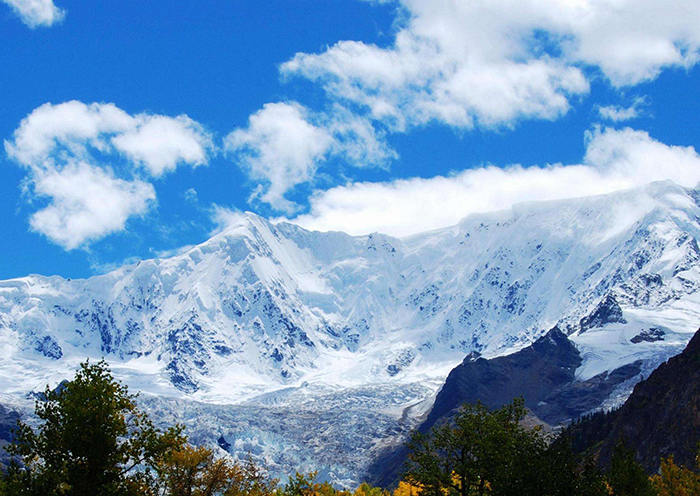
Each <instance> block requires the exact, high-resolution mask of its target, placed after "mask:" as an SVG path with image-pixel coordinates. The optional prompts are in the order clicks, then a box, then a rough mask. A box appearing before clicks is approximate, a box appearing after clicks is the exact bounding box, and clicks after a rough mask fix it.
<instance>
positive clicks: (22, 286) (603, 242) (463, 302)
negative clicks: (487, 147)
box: [0, 183, 700, 481]
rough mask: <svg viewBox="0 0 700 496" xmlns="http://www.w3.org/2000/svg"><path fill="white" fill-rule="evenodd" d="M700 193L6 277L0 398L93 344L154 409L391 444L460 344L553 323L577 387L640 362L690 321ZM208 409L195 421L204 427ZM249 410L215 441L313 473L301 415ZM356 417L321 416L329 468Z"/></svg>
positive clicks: (483, 342) (268, 236)
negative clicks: (405, 232)
mask: <svg viewBox="0 0 700 496" xmlns="http://www.w3.org/2000/svg"><path fill="white" fill-rule="evenodd" d="M699 200H700V194H699V193H698V192H697V191H693V190H686V189H684V188H681V187H679V186H676V185H674V184H672V183H655V184H652V185H649V186H647V187H645V188H642V189H638V190H634V191H626V192H619V193H615V194H611V195H606V196H599V197H591V198H583V199H576V200H567V201H558V202H546V203H532V204H525V205H518V206H516V207H514V208H513V209H512V210H507V211H503V212H496V213H491V214H485V215H475V216H471V217H468V218H466V219H465V220H464V221H462V222H461V223H460V224H459V225H457V226H454V227H452V228H448V229H441V230H437V231H433V232H428V233H424V234H420V235H416V236H412V237H409V238H404V239H395V238H392V237H389V236H385V235H381V234H373V235H369V236H359V237H353V236H349V235H346V234H343V233H319V232H309V231H306V230H304V229H302V228H300V227H298V226H295V225H292V224H287V223H280V224H276V225H275V224H271V223H270V222H268V221H266V220H264V219H262V218H260V217H257V216H255V215H252V214H248V215H247V216H246V217H245V218H244V219H242V220H241V221H240V222H239V223H238V224H237V225H232V226H230V227H229V228H228V229H227V230H226V231H224V232H222V233H220V234H217V235H216V236H214V237H213V238H211V239H209V240H208V241H206V242H204V243H202V244H201V245H198V246H196V247H193V248H190V249H188V250H187V251H185V252H184V253H181V254H179V255H177V256H174V257H172V258H167V259H156V260H147V261H142V262H140V263H138V264H135V265H130V266H127V267H123V268H121V269H119V270H116V271H114V272H111V273H109V274H105V275H101V276H96V277H92V278H90V279H86V280H66V279H62V278H60V277H42V276H29V277H25V278H21V279H14V280H9V281H4V282H0V346H2V349H3V351H4V352H3V354H2V356H0V390H1V391H2V393H3V394H2V395H1V396H0V400H2V401H4V402H8V401H9V402H12V401H15V400H13V398H14V399H16V398H21V397H22V396H23V395H25V394H26V392H27V391H29V390H36V389H39V388H41V387H43V385H44V384H46V382H58V381H59V380H61V379H64V378H66V377H70V376H71V375H72V371H73V370H74V368H75V367H76V366H77V364H78V363H79V362H80V361H82V360H84V359H85V358H86V357H103V356H104V357H105V358H106V359H107V360H108V362H109V363H110V364H111V365H112V367H113V370H114V371H115V373H116V374H117V376H118V377H120V378H121V379H123V380H125V381H126V382H127V383H128V384H129V385H130V386H131V387H132V388H135V389H138V390H141V391H143V392H144V393H145V397H146V398H149V399H148V401H150V402H152V405H151V407H152V408H154V409H157V408H158V407H156V406H155V405H156V403H157V404H159V405H161V407H163V405H164V404H166V403H167V402H177V403H178V404H180V405H181V410H182V411H183V412H184V411H185V410H188V409H189V410H188V411H205V412H206V411H210V412H216V411H219V410H221V409H222V408H224V409H225V408H227V407H228V408H229V410H227V411H229V412H230V411H234V410H236V409H238V411H241V412H243V411H244V410H245V409H251V408H252V409H255V408H261V409H267V410H266V411H268V412H270V411H278V412H288V414H290V415H291V412H295V413H296V412H301V411H304V412H311V413H310V414H311V415H312V417H313V413H314V412H332V411H333V410H334V409H341V410H343V412H344V413H347V412H356V417H355V418H356V419H357V418H361V417H362V416H363V415H365V416H367V418H369V417H370V416H371V415H383V416H385V419H386V422H379V421H377V422H376V425H383V429H385V431H384V432H385V434H383V435H384V436H390V435H395V434H401V433H402V432H404V431H405V430H406V429H407V428H408V427H410V426H411V425H413V424H412V423H411V419H413V418H415V416H416V415H418V414H420V413H421V412H424V411H425V409H426V408H427V407H429V405H430V401H429V400H430V398H431V397H432V395H434V394H435V392H436V390H437V389H438V388H439V386H440V384H441V381H442V380H444V378H445V376H446V375H447V373H448V372H449V370H450V369H451V368H452V367H453V366H454V365H456V364H457V363H459V362H461V360H462V359H463V358H464V356H465V355H466V354H468V353H470V352H478V353H481V354H482V355H484V356H486V357H491V356H498V355H502V354H506V353H509V352H512V351H514V350H517V349H520V348H522V347H524V346H526V345H528V344H530V343H531V342H533V341H534V340H535V339H536V338H538V337H539V336H541V335H542V334H543V333H544V332H545V331H546V330H548V329H550V328H551V327H553V326H554V325H555V324H558V325H559V327H560V328H561V329H562V330H565V331H566V332H567V333H568V334H570V336H571V338H572V340H573V341H574V342H575V343H576V344H577V346H578V347H579V349H580V350H581V353H582V355H583V357H584V362H583V364H582V365H581V367H580V369H579V370H578V371H577V374H578V376H580V377H581V378H582V379H585V378H588V377H592V376H594V375H596V374H598V373H600V372H604V371H606V370H612V369H613V368H616V367H619V366H621V365H624V364H625V363H631V362H634V361H637V360H644V361H645V363H646V364H647V365H646V367H647V369H649V370H650V368H653V367H654V366H655V365H657V364H658V363H659V362H660V361H661V360H663V359H665V358H667V357H668V356H670V355H672V354H674V353H678V352H680V351H681V350H682V348H683V346H684V345H685V344H686V342H687V341H688V340H689V339H690V337H691V336H692V332H693V331H694V330H695V329H697V327H698V323H699V322H700V305H699V304H698V303H700V292H699V291H698V290H699V289H700V272H699V270H700V264H699V260H700V249H699V248H698V244H697V239H698V238H699V237H700V220H699V219H700V205H699V203H700V201H699ZM625 394H627V392H626V391H619V392H618V395H617V397H616V398H613V399H611V400H610V401H612V402H618V401H620V399H624V396H625ZM163 408H164V407H163ZM232 409H233V410H232ZM245 411H250V410H245ZM182 415H183V416H187V414H186V413H182ZM212 415H214V413H211V415H209V416H207V414H203V415H201V416H198V417H197V416H193V422H195V423H197V425H200V424H201V425H202V426H203V427H202V432H206V431H207V429H208V428H207V427H206V426H207V425H209V423H211V422H213V421H211V422H210V420H207V419H210V417H211V418H215V417H212ZM216 415H219V416H222V415H223V413H221V411H219V413H216ZM242 415H243V414H242ZM195 417H196V418H195ZM338 418H339V419H340V417H338ZM383 418H384V417H383ZM346 420H347V419H346ZM256 421H257V422H258V423H257V427H256V429H257V430H256V431H255V434H252V433H251V432H252V431H251V430H250V428H249V427H250V426H248V427H246V428H241V429H238V430H236V429H228V430H226V429H227V427H226V426H225V425H221V424H216V425H219V429H218V430H217V432H216V433H211V436H214V434H216V436H215V437H214V438H218V437H220V436H223V440H221V442H220V443H219V444H220V445H222V446H224V447H228V449H230V450H234V449H235V448H236V447H235V439H233V437H234V436H243V437H245V436H252V438H255V441H254V443H253V444H255V445H256V446H258V447H257V448H256V449H255V450H251V451H257V452H259V454H260V456H265V457H266V458H268V460H271V459H273V458H274V457H275V456H277V455H279V452H280V450H279V449H278V447H279V446H283V445H285V443H287V444H289V443H292V444H294V443H297V444H296V446H300V448H299V454H298V456H297V457H296V458H294V460H291V461H290V460H282V459H280V460H274V464H276V465H275V466H279V467H281V468H285V467H286V466H287V465H290V466H291V464H292V463H298V462H299V461H302V462H304V463H307V464H310V465H311V464H313V463H316V464H317V466H318V465H321V466H325V465H323V463H325V462H323V463H321V462H319V458H318V457H319V456H321V455H320V454H316V455H314V454H313V453H314V450H313V449H312V448H310V447H309V448H308V449H307V447H306V445H307V444H308V443H311V441H310V440H308V439H307V440H306V441H303V442H302V444H299V442H301V441H299V442H297V441H298V439H299V438H295V437H294V436H296V434H295V432H294V431H295V427H290V428H289V429H288V430H287V431H285V432H286V434H285V433H281V434H279V433H278V434H277V435H276V436H277V437H275V436H273V435H272V433H273V431H274V429H267V430H266V428H265V427H264V425H261V424H260V421H259V419H256ZM310 422H311V423H313V420H311V421H310ZM360 423H361V422H360ZM263 424H264V422H263ZM350 424H352V422H351V423H349V424H348V423H347V422H346V421H339V422H337V423H335V424H334V423H333V422H329V427H328V429H330V430H331V431H332V432H333V433H335V434H336V435H338V436H345V437H344V439H346V440H347V439H351V438H352V439H354V436H358V439H356V441H357V443H355V444H353V443H349V444H348V446H347V450H351V449H352V450H354V451H353V453H349V454H348V457H349V458H351V460H350V461H348V462H347V463H345V462H338V463H336V462H328V463H329V465H328V466H327V471H328V473H329V474H330V475H329V476H332V477H333V478H335V479H336V480H345V481H351V480H354V479H353V478H356V477H357V476H358V474H359V473H361V468H362V463H363V462H362V460H363V459H364V458H366V457H367V454H368V453H369V452H371V450H372V449H373V447H375V446H376V445H377V440H378V439H379V438H381V437H382V436H383V435H380V434H379V433H377V432H374V430H372V432H371V433H366V435H365V433H362V432H360V433H359V434H356V433H355V432H345V431H343V425H350ZM212 425H213V424H212ZM297 427H298V429H297V430H299V431H300V432H302V430H304V429H308V423H307V424H304V423H303V422H300V423H298V424H297ZM197 428H198V427H197ZM197 428H195V430H196V429H197ZM246 429H247V430H246ZM367 429H368V430H369V428H367ZM380 430H381V429H380ZM219 431H221V432H219ZM329 432H330V431H329ZM266 436H267V437H266ZM285 436H286V437H285ZM204 438H206V436H204ZM252 438H251V439H252ZM251 442H252V441H251ZM358 443H359V444H358ZM243 444H245V443H243ZM248 448H249V449H250V446H248ZM280 449H281V448H280ZM292 451H293V450H292ZM341 451H342V450H341ZM357 453H359V455H357V456H356V454H357ZM334 455H337V453H336V454H334ZM353 457H355V458H353ZM363 457H364V458H363ZM332 458H333V459H335V460H340V459H342V457H338V456H334V457H332ZM333 463H335V465H333ZM343 463H344V464H343Z"/></svg>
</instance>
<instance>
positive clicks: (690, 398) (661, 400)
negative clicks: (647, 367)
mask: <svg viewBox="0 0 700 496" xmlns="http://www.w3.org/2000/svg"><path fill="white" fill-rule="evenodd" d="M567 433H568V434H570V435H571V438H572V441H573V446H574V448H575V449H576V450H577V451H580V452H589V453H593V454H595V455H596V456H597V457H598V459H599V462H600V463H601V464H602V465H607V464H608V463H609V461H610V456H611V452H612V449H613V447H614V445H615V443H617V441H618V440H620V439H623V440H624V441H625V443H626V444H627V445H628V446H630V447H632V448H633V449H634V450H635V451H636V453H637V458H638V460H639V461H640V462H641V463H642V464H643V465H644V467H645V468H646V469H647V470H648V471H649V472H656V470H657V469H658V468H659V464H660V462H661V458H664V457H666V456H668V455H674V458H675V461H676V463H678V464H683V465H686V466H688V467H693V466H694V465H695V455H696V453H697V449H698V443H699V442H700V331H698V332H697V333H696V334H695V336H694V337H693V339H692V340H691V341H690V343H688V346H687V347H686V349H685V350H684V351H683V353H681V354H680V355H678V356H675V357H673V358H671V359H669V360H668V361H667V362H666V363H663V364H662V365H660V366H659V367H658V368H657V369H656V370H654V372H652V373H651V375H650V376H649V377H648V378H647V379H646V380H644V381H641V382H640V383H638V384H637V385H636V386H635V387H634V391H633V392H632V394H631V395H630V397H629V398H628V399H627V401H625V403H624V404H623V405H622V407H620V408H619V409H618V410H614V411H612V412H609V413H600V414H596V415H593V416H591V417H590V418H587V419H584V420H583V421H581V422H580V423H577V424H574V425H572V426H571V427H570V428H569V429H568V430H567Z"/></svg>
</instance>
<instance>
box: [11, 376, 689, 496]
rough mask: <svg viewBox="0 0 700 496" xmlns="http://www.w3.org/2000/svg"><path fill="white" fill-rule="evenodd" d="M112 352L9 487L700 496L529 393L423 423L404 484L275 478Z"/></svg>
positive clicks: (240, 494)
mask: <svg viewBox="0 0 700 496" xmlns="http://www.w3.org/2000/svg"><path fill="white" fill-rule="evenodd" d="M135 399H136V398H135V396H134V395H132V394H130V393H129V392H128V390H127V388H126V386H124V385H122V384H121V383H119V382H118V381H116V380H115V379H114V377H113V376H112V374H111V372H110V371H109V369H108V367H107V365H106V364H105V363H104V362H99V363H96V364H91V363H89V362H86V363H84V364H82V365H81V367H80V369H79V370H78V372H77V373H76V376H75V378H74V379H73V380H72V381H70V382H67V383H65V384H63V386H62V387H61V388H59V389H57V390H53V391H52V390H50V389H49V388H47V389H46V391H45V393H43V394H42V395H41V398H40V399H39V400H38V401H37V403H36V415H37V417H38V419H39V421H40V424H39V426H38V427H37V428H36V429H32V428H31V427H29V426H28V425H27V424H24V423H22V422H20V423H19V424H18V427H17V430H16V432H15V437H14V440H13V443H12V444H11V445H10V446H9V448H8V452H9V454H10V455H11V456H12V458H13V461H12V462H11V464H10V465H9V466H8V467H6V469H5V471H4V473H3V475H2V478H1V480H0V495H1V496H5V495H7V496H59V495H61V496H477V495H478V496H484V495H492V496H510V495H513V496H516V495H517V496H698V495H700V477H699V475H698V472H697V471H693V470H690V469H687V468H684V467H679V466H677V465H675V464H674V462H673V459H672V458H669V459H666V460H664V461H663V463H662V465H661V472H660V474H657V475H654V476H652V477H648V476H647V474H646V473H645V472H644V470H643V469H642V467H641V466H640V465H639V464H638V463H637V462H636V461H635V458H634V454H633V452H632V451H631V450H629V449H627V448H625V446H624V445H622V444H619V445H618V446H617V447H616V449H615V451H614V454H613V457H612V462H611V465H610V468H609V469H608V470H607V471H606V472H602V471H601V470H600V469H599V468H598V467H597V465H596V464H595V463H594V460H592V459H587V460H580V459H577V457H576V456H574V454H573V452H572V450H571V447H570V444H569V442H568V441H567V439H566V438H564V437H559V438H556V439H552V438H550V436H549V435H547V434H546V433H544V432H543V431H542V430H541V429H540V428H534V429H528V428H525V427H523V425H522V422H521V421H522V420H523V418H524V416H525V408H524V406H523V401H522V400H521V399H516V400H514V401H513V403H511V404H509V405H506V406H504V407H502V408H500V409H498V410H493V411H490V410H488V409H487V408H486V407H484V406H483V405H479V404H477V405H466V406H464V407H463V408H462V409H461V410H460V411H459V413H458V414H457V415H456V416H455V418H454V419H453V422H451V423H449V424H444V425H440V426H437V427H435V428H434V429H433V430H432V431H431V432H430V433H428V434H421V433H416V434H414V436H413V437H412V439H411V441H410V443H409V448H410V451H411V454H410V456H409V461H408V463H407V466H406V470H405V474H404V478H403V480H402V481H401V482H399V484H398V486H397V487H396V488H394V489H393V490H392V491H390V490H388V489H384V488H379V487H373V486H371V485H369V484H362V485H360V486H359V487H358V488H357V489H355V490H354V491H346V490H340V489H337V488H335V487H333V486H332V485H331V484H329V483H327V482H321V481H318V480H317V478H316V474H315V473H309V474H301V473H296V474H295V475H293V476H291V477H289V479H288V481H286V482H285V483H284V484H280V481H278V480H276V479H272V478H270V477H269V476H268V475H267V473H266V472H265V470H264V467H260V466H258V465H257V464H255V463H254V462H253V461H252V460H247V461H245V462H234V461H231V460H230V459H228V458H216V457H215V456H214V453H213V452H212V451H211V450H210V449H208V448H206V447H197V446H192V445H190V444H189V443H188V441H187V438H186V436H185V435H184V434H183V432H184V428H183V426H181V425H176V426H173V427H171V428H169V429H166V430H162V429H159V428H157V427H156V426H155V425H154V424H153V422H152V421H151V419H150V418H149V417H148V416H147V415H146V414H145V413H144V412H143V411H141V410H140V409H139V408H138V407H137V405H136V401H135Z"/></svg>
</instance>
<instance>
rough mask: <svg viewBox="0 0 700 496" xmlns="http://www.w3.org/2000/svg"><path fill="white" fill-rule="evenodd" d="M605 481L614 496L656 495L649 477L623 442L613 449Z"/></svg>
mask: <svg viewBox="0 0 700 496" xmlns="http://www.w3.org/2000/svg"><path fill="white" fill-rule="evenodd" d="M607 479H608V483H609V484H610V487H611V488H612V491H613V495H614V496H655V495H656V491H654V488H653V487H652V485H651V481H650V480H649V476H648V475H647V473H646V472H645V471H644V468H642V466H641V465H640V464H639V463H637V460H636V459H635V457H634V451H632V450H631V449H629V448H627V446H625V444H624V442H618V443H617V444H616V445H615V448H614V449H613V454H612V458H611V460H610V470H608V474H607Z"/></svg>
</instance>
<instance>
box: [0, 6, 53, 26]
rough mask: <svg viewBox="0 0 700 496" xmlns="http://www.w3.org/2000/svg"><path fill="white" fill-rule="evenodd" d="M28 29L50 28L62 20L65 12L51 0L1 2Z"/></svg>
mask: <svg viewBox="0 0 700 496" xmlns="http://www.w3.org/2000/svg"><path fill="white" fill-rule="evenodd" d="M2 1H3V2H5V3H6V4H7V5H9V6H10V7H12V10H14V11H15V13H16V14H17V15H18V16H19V17H20V19H22V22H23V23H25V24H26V25H27V26H29V27H30V28H35V27H38V26H51V25H52V24H55V23H57V22H60V21H61V20H63V18H64V16H65V15H66V13H65V11H64V10H62V9H59V8H58V7H56V5H54V3H53V0H2Z"/></svg>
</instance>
